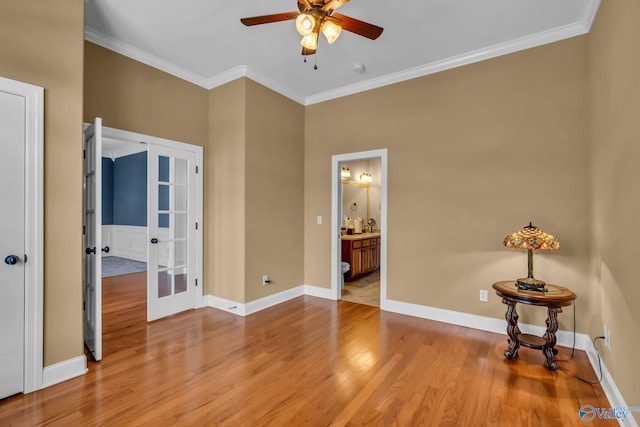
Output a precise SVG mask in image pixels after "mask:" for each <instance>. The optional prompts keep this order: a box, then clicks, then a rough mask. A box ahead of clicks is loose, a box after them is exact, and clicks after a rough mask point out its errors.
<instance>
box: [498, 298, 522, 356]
mask: <svg viewBox="0 0 640 427" xmlns="http://www.w3.org/2000/svg"><path fill="white" fill-rule="evenodd" d="M502 302H503V303H504V304H506V305H507V312H506V314H505V316H504V317H505V319H507V335H508V336H509V339H508V340H507V342H508V343H509V347H507V349H506V350H505V351H504V356H505V357H506V358H507V359H513V358H514V357H516V356H517V355H518V348H520V341H519V340H518V334H519V333H520V329H519V328H518V312H517V311H516V302H515V301H512V300H508V299H506V298H504V299H503V300H502Z"/></svg>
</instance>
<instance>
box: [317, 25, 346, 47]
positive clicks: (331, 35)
mask: <svg viewBox="0 0 640 427" xmlns="http://www.w3.org/2000/svg"><path fill="white" fill-rule="evenodd" d="M341 32H342V27H341V26H340V25H338V24H335V23H333V22H331V21H324V23H323V24H322V34H324V36H325V37H326V38H327V42H329V44H332V43H333V42H334V41H336V40H337V39H338V37H339V36H340V33H341Z"/></svg>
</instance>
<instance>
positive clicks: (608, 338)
mask: <svg viewBox="0 0 640 427" xmlns="http://www.w3.org/2000/svg"><path fill="white" fill-rule="evenodd" d="M603 335H604V346H605V347H607V350H611V331H610V330H609V329H607V327H606V326H605V327H604V334H603Z"/></svg>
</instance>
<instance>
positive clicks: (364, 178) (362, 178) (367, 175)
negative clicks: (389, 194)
mask: <svg viewBox="0 0 640 427" xmlns="http://www.w3.org/2000/svg"><path fill="white" fill-rule="evenodd" d="M360 181H362V182H373V177H372V176H371V174H370V173H368V172H364V173H363V174H362V175H360Z"/></svg>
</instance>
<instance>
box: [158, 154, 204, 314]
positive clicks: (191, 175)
mask: <svg viewBox="0 0 640 427" xmlns="http://www.w3.org/2000/svg"><path fill="white" fill-rule="evenodd" d="M147 155H148V164H147V166H148V181H147V183H148V191H147V197H148V203H147V237H148V242H147V245H148V264H147V265H148V267H147V269H148V272H147V320H149V321H152V320H156V319H159V318H161V317H165V316H169V315H171V314H175V313H179V312H181V311H185V310H188V309H192V308H196V305H197V292H196V291H197V285H198V283H197V276H198V269H197V265H198V263H197V248H198V246H197V229H198V223H197V216H196V212H197V208H198V204H197V198H196V196H197V188H198V185H197V179H196V178H197V164H196V154H195V153H194V152H191V151H185V150H180V149H175V148H169V147H165V146H160V145H155V144H149V147H148V151H147Z"/></svg>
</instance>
